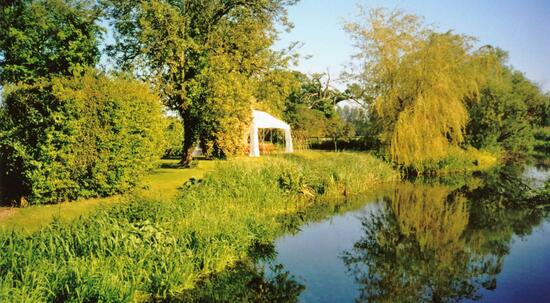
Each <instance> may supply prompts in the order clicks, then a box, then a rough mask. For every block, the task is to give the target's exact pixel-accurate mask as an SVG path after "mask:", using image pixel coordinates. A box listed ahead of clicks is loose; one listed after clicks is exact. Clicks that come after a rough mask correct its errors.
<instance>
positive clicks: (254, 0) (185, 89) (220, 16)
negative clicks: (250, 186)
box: [104, 0, 296, 164]
mask: <svg viewBox="0 0 550 303" xmlns="http://www.w3.org/2000/svg"><path fill="white" fill-rule="evenodd" d="M295 2H296V1H294V0H250V1H241V0H230V1H222V0H215V1H200V0H191V1H183V0H181V1H162V0H154V1H140V2H138V3H136V2H135V1H127V0H105V1H104V4H105V6H106V7H107V8H108V12H109V14H108V15H109V16H110V18H111V20H112V22H113V25H114V28H115V30H116V34H115V38H116V44H115V45H113V46H112V47H111V48H110V49H111V52H112V54H115V55H116V57H117V59H118V62H119V63H120V65H121V66H122V67H124V68H133V69H134V70H135V72H136V74H138V75H140V76H143V77H146V78H148V79H149V80H151V81H152V82H153V83H154V85H155V86H156V87H157V88H158V89H159V91H161V92H162V96H163V98H164V101H165V104H166V105H168V106H169V107H170V108H171V109H173V110H176V111H177V112H178V113H179V114H180V116H181V118H182V120H183V124H184V128H185V132H184V133H185V139H184V155H183V159H182V162H183V163H184V164H188V163H189V161H190V160H191V153H192V150H193V148H194V146H195V144H196V143H197V142H198V141H201V143H202V144H203V146H210V148H209V149H211V150H212V151H213V152H214V153H216V154H218V155H221V156H224V155H226V154H231V153H234V152H236V151H238V150H239V149H242V148H243V146H244V144H243V138H244V137H245V136H244V135H245V129H246V127H247V126H248V122H249V121H250V119H251V114H250V112H251V107H252V104H253V103H254V100H255V99H254V94H253V92H254V87H255V86H254V84H255V81H256V80H257V79H261V78H262V75H263V74H264V73H265V72H266V71H268V70H270V67H271V66H272V64H273V58H274V56H273V52H272V51H270V49H269V47H270V46H271V45H272V44H273V42H274V39H275V37H276V33H277V32H276V30H275V27H274V24H275V22H277V21H282V22H283V23H285V22H286V18H285V14H286V10H285V8H286V6H288V5H291V4H293V3H295Z"/></svg>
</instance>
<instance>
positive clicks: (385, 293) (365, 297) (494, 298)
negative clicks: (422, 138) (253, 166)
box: [271, 167, 550, 302]
mask: <svg viewBox="0 0 550 303" xmlns="http://www.w3.org/2000/svg"><path fill="white" fill-rule="evenodd" d="M546 178H548V170H546V169H544V168H541V167H539V168H536V167H528V168H527V169H523V168H520V167H504V168H501V169H499V170H496V171H494V172H492V173H490V174H485V175H479V176H476V177H472V178H463V179H462V180H452V179H451V180H431V181H429V182H402V183H400V184H397V185H396V186H395V188H393V189H392V190H391V191H390V192H389V193H384V194H382V195H380V196H379V197H378V198H375V199H370V200H368V201H365V202H364V205H363V206H362V207H361V208H360V209H359V210H353V211H349V212H346V213H344V214H338V215H335V216H333V217H330V218H328V219H326V220H323V221H320V222H314V223H308V224H306V225H304V226H302V227H301V231H300V232H299V233H297V234H294V235H288V236H284V237H282V238H280V239H278V240H277V241H276V242H275V251H276V253H277V257H276V258H275V260H273V261H271V262H272V263H275V264H282V266H283V267H284V269H285V270H286V271H288V272H289V273H290V274H291V275H292V278H293V279H294V280H295V281H296V282H298V283H299V284H301V285H303V287H304V288H303V290H302V291H301V293H300V294H299V296H298V298H297V299H298V300H299V301H301V302H473V301H479V302H550V220H548V213H549V211H548V201H547V199H548V197H547V196H540V195H538V196H537V195H536V194H535V193H536V190H534V188H540V187H541V186H543V184H544V180H545V179H546Z"/></svg>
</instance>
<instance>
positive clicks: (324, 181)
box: [0, 152, 398, 302]
mask: <svg viewBox="0 0 550 303" xmlns="http://www.w3.org/2000/svg"><path fill="white" fill-rule="evenodd" d="M397 175H398V174H397V173H396V172H395V171H394V170H393V169H392V168H391V167H390V166H389V165H387V164H386V163H384V162H382V161H380V160H377V159H376V158H374V157H372V156H370V155H368V154H351V153H340V154H332V153H311V152H309V153H306V154H296V155H287V156H283V155H277V156H270V157H263V158H259V159H248V158H246V159H244V158H243V159H235V160H231V161H225V162H218V163H217V164H216V170H214V171H212V172H210V173H208V174H207V175H206V176H205V177H204V178H203V179H202V180H197V179H193V181H189V182H187V183H186V184H185V185H184V189H183V190H182V191H181V193H180V194H179V195H178V196H177V198H175V199H159V198H155V197H148V198H144V197H143V196H139V195H138V196H136V197H135V198H133V199H130V200H129V201H126V202H124V203H119V204H117V205H114V206H113V207H111V208H109V209H100V210H98V211H96V212H95V213H94V214H93V215H91V216H87V217H80V218H78V219H76V220H73V221H71V222H69V223H62V222H60V221H58V220H57V221H54V222H53V223H52V224H50V225H48V226H47V227H46V228H44V229H41V230H39V231H37V232H35V233H32V234H25V233H23V232H21V231H11V232H4V233H1V234H0V246H1V247H2V250H1V251H0V301H2V302H3V301H7V302H44V301H67V302H84V301H87V302H97V301H104V302H106V301H108V302H113V301H116V302H134V301H151V300H159V301H163V300H166V301H169V300H171V299H173V298H175V297H177V296H179V295H181V294H182V293H183V292H184V291H185V290H187V289H191V288H193V287H194V286H195V285H196V283H197V282H198V281H200V280H201V279H202V278H204V277H206V276H209V275H211V274H213V273H217V272H221V271H223V270H224V269H226V268H228V267H230V266H232V265H234V264H235V263H236V262H237V261H238V260H240V259H242V258H245V257H246V256H247V255H248V254H249V251H250V250H251V248H252V247H256V246H257V245H259V244H263V243H270V242H271V241H272V240H273V239H274V238H275V237H276V236H277V235H278V234H280V233H281V231H282V230H284V229H285V228H286V226H285V224H287V222H288V220H287V218H288V217H289V216H296V215H298V214H300V213H302V214H303V213H307V212H308V210H309V209H315V208H317V207H319V205H327V206H330V205H332V206H334V205H337V204H339V203H343V202H344V201H346V197H353V196H354V195H357V194H360V193H364V192H369V191H371V190H373V189H374V188H376V187H377V184H379V183H381V182H387V181H391V180H395V179H396V178H397V177H398V176H397Z"/></svg>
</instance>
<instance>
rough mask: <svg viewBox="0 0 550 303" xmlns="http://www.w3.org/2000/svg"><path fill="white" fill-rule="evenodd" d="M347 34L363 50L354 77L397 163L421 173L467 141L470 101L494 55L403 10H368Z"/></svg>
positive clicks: (350, 24) (350, 74) (352, 78)
mask: <svg viewBox="0 0 550 303" xmlns="http://www.w3.org/2000/svg"><path fill="white" fill-rule="evenodd" d="M346 29H347V31H348V32H349V33H350V34H351V37H352V39H353V41H354V42H355V46H356V48H357V51H358V52H357V54H356V55H355V56H354V57H353V60H354V63H355V64H354V66H353V67H352V69H351V71H350V72H348V74H347V75H346V76H347V78H348V80H350V82H352V83H354V87H355V88H356V91H357V88H359V89H360V90H361V92H360V93H358V95H361V96H363V99H364V100H366V101H367V102H369V103H370V104H368V108H372V110H371V113H372V115H373V116H374V117H375V119H376V120H377V124H378V127H379V131H380V134H379V137H380V140H381V142H382V144H384V145H385V146H386V148H387V150H388V152H389V155H390V156H391V158H392V159H393V161H394V162H396V163H398V164H400V165H403V166H406V167H414V168H415V169H416V170H419V171H420V170H423V169H424V168H425V167H426V166H429V165H432V164H434V163H437V162H438V161H440V160H441V159H443V158H445V157H446V156H447V155H448V154H449V151H450V150H451V148H452V147H453V146H458V145H460V144H461V143H462V142H463V141H464V136H463V131H464V128H465V126H466V123H467V121H468V113H467V109H466V103H465V102H466V100H469V99H475V98H476V97H477V95H478V88H479V86H480V85H481V84H482V83H483V82H484V80H485V77H484V75H485V74H486V70H488V69H489V67H490V66H491V65H490V62H491V61H492V60H490V58H492V57H493V56H492V52H491V51H490V50H488V49H486V48H482V49H479V50H475V49H474V47H473V42H474V39H473V38H471V37H467V36H462V35H456V34H453V33H452V32H446V33H437V32H435V31H434V30H433V29H431V28H429V27H428V26H425V25H424V23H423V21H422V19H421V18H420V17H418V16H415V15H411V14H406V13H403V12H402V11H391V12H388V11H386V10H383V9H374V10H371V11H370V12H366V11H363V10H361V13H360V21H358V22H350V23H348V24H347V25H346ZM356 93H357V92H356Z"/></svg>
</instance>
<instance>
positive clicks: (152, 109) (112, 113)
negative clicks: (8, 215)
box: [0, 70, 163, 203]
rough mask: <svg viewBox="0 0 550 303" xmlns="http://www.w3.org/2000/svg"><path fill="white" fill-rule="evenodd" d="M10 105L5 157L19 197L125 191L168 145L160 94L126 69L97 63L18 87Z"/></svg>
mask: <svg viewBox="0 0 550 303" xmlns="http://www.w3.org/2000/svg"><path fill="white" fill-rule="evenodd" d="M3 112H4V114H3V115H2V123H1V124H2V129H1V131H2V132H1V137H0V157H1V159H2V162H3V163H4V166H5V170H3V173H4V174H5V175H4V176H3V181H4V182H5V183H6V184H5V188H6V190H7V192H6V194H7V195H8V197H9V198H11V199H12V200H19V199H21V200H20V201H22V202H24V201H26V200H28V201H29V202H30V203H48V202H59V201H63V200H67V199H70V200H72V199H77V198H80V197H94V196H107V195H112V194H115V193H120V192H125V191H127V190H128V189H130V188H132V187H133V186H134V185H135V184H136V183H137V182H138V180H139V178H140V175H141V174H142V173H143V172H145V171H146V170H148V169H150V168H152V167H153V165H154V163H155V161H156V160H157V159H158V158H159V157H160V154H159V153H161V152H162V144H163V143H162V136H159V134H160V133H162V120H161V114H162V112H161V104H160V100H159V99H158V97H156V96H155V95H154V94H152V93H151V92H150V91H149V89H148V88H147V86H145V85H144V84H142V83H140V82H138V81H135V80H130V79H127V78H125V77H123V76H115V77H108V76H106V75H102V74H100V73H98V72H95V71H92V70H90V71H88V72H87V73H85V74H84V75H82V76H76V77H74V78H62V77H60V78H53V79H52V80H51V81H48V82H40V83H37V84H34V85H20V86H16V87H10V88H8V90H7V92H6V96H5V102H4V104H3Z"/></svg>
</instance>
